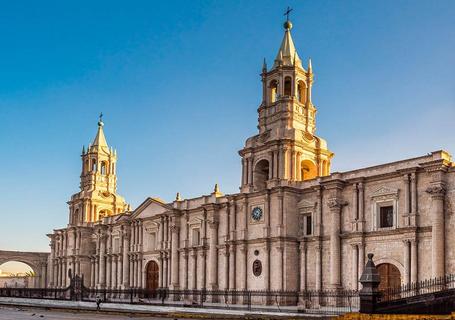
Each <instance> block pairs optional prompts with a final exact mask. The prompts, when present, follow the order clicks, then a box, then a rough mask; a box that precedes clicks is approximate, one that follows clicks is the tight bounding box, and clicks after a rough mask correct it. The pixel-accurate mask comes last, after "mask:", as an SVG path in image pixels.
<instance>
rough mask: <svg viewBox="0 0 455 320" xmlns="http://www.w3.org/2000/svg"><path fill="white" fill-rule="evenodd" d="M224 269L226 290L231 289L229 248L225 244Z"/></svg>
mask: <svg viewBox="0 0 455 320" xmlns="http://www.w3.org/2000/svg"><path fill="white" fill-rule="evenodd" d="M223 266H224V268H223V270H224V288H223V289H224V290H229V248H228V246H225V247H224V249H223Z"/></svg>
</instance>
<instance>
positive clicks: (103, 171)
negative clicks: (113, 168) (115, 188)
mask: <svg viewBox="0 0 455 320" xmlns="http://www.w3.org/2000/svg"><path fill="white" fill-rule="evenodd" d="M101 174H103V175H105V174H106V162H104V161H103V162H101Z"/></svg>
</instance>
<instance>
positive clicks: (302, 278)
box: [299, 241, 307, 292]
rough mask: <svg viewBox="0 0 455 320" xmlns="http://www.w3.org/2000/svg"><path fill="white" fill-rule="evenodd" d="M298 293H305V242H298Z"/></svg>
mask: <svg viewBox="0 0 455 320" xmlns="http://www.w3.org/2000/svg"><path fill="white" fill-rule="evenodd" d="M299 249H300V291H302V292H303V291H305V290H306V288H307V286H306V281H307V275H306V244H305V242H303V241H301V242H300V247H299Z"/></svg>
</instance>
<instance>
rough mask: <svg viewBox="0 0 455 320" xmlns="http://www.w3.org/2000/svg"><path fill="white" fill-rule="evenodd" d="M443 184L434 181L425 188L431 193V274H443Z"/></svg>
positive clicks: (435, 275)
mask: <svg viewBox="0 0 455 320" xmlns="http://www.w3.org/2000/svg"><path fill="white" fill-rule="evenodd" d="M445 191H446V189H445V185H444V184H443V183H437V184H436V183H435V184H433V185H432V186H430V187H429V188H428V189H427V192H428V193H429V194H430V195H431V209H430V215H431V222H432V229H431V246H432V248H431V249H432V250H431V269H432V276H433V277H434V278H436V277H442V276H444V264H445V244H444V242H445V239H444V234H445V232H444V196H445Z"/></svg>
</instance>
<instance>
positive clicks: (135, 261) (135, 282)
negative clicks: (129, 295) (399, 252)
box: [133, 255, 137, 288]
mask: <svg viewBox="0 0 455 320" xmlns="http://www.w3.org/2000/svg"><path fill="white" fill-rule="evenodd" d="M133 288H137V257H136V255H134V256H133Z"/></svg>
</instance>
